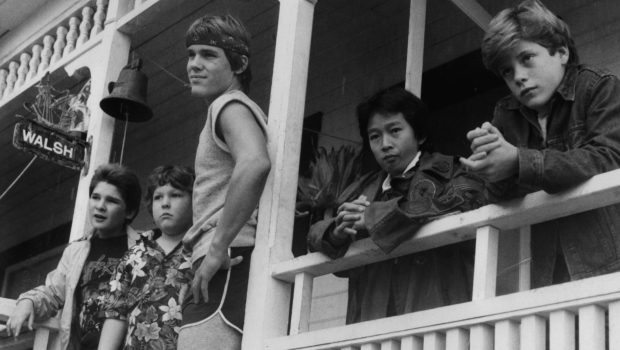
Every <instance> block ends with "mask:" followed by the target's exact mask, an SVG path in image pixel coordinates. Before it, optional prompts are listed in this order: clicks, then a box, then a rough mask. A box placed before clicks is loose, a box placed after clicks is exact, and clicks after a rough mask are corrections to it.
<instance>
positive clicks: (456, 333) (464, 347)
mask: <svg viewBox="0 0 620 350" xmlns="http://www.w3.org/2000/svg"><path fill="white" fill-rule="evenodd" d="M468 349H469V332H468V331H467V330H466V329H463V328H455V329H450V330H449V331H447V332H446V350H468Z"/></svg>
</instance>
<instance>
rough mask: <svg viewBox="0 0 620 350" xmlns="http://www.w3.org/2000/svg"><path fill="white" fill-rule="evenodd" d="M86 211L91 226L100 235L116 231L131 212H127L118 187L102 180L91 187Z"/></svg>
mask: <svg viewBox="0 0 620 350" xmlns="http://www.w3.org/2000/svg"><path fill="white" fill-rule="evenodd" d="M88 213H89V217H90V224H91V226H92V227H93V229H94V230H95V231H97V232H98V233H99V234H100V235H101V237H106V236H109V235H110V234H112V235H113V234H115V233H117V232H118V231H119V230H121V229H122V228H123V225H124V223H125V220H127V219H129V218H130V217H131V214H132V213H127V205H126V203H125V200H124V199H123V196H122V195H121V193H120V192H119V191H118V188H116V186H114V185H112V184H109V183H107V182H104V181H101V182H99V183H98V184H97V185H96V186H95V188H93V192H92V193H91V195H90V198H89V200H88Z"/></svg>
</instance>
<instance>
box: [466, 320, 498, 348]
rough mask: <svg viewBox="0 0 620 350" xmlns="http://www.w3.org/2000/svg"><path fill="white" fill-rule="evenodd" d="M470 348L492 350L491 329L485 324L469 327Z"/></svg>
mask: <svg viewBox="0 0 620 350" xmlns="http://www.w3.org/2000/svg"><path fill="white" fill-rule="evenodd" d="M469 338H470V349H472V350H473V349H475V350H493V329H492V328H491V327H490V326H489V325H486V324H479V325H476V326H473V327H471V329H470V333H469Z"/></svg>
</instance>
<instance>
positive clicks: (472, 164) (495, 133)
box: [459, 122, 519, 182]
mask: <svg viewBox="0 0 620 350" xmlns="http://www.w3.org/2000/svg"><path fill="white" fill-rule="evenodd" d="M467 138H468V139H469V140H470V141H471V149H472V151H473V154H472V155H471V156H470V157H469V158H463V157H461V158H460V159H459V160H460V161H461V164H462V165H463V166H465V168H466V169H467V171H470V172H472V173H474V174H477V175H479V176H481V177H483V178H485V179H487V180H489V181H492V182H496V181H500V180H503V179H506V178H509V177H511V176H513V175H515V174H516V173H517V172H518V167H519V153H518V150H517V148H516V147H515V146H513V145H512V144H510V143H509V142H508V141H506V140H505V139H504V137H503V136H502V134H501V132H500V131H499V130H498V129H497V128H496V127H494V126H493V125H492V124H491V123H489V122H485V123H484V124H482V127H480V128H476V129H474V130H472V131H470V132H468V133H467Z"/></svg>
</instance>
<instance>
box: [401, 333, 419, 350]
mask: <svg viewBox="0 0 620 350" xmlns="http://www.w3.org/2000/svg"><path fill="white" fill-rule="evenodd" d="M422 346H424V345H423V341H422V339H421V338H419V337H416V336H413V335H408V336H405V337H402V338H401V339H400V350H422Z"/></svg>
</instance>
